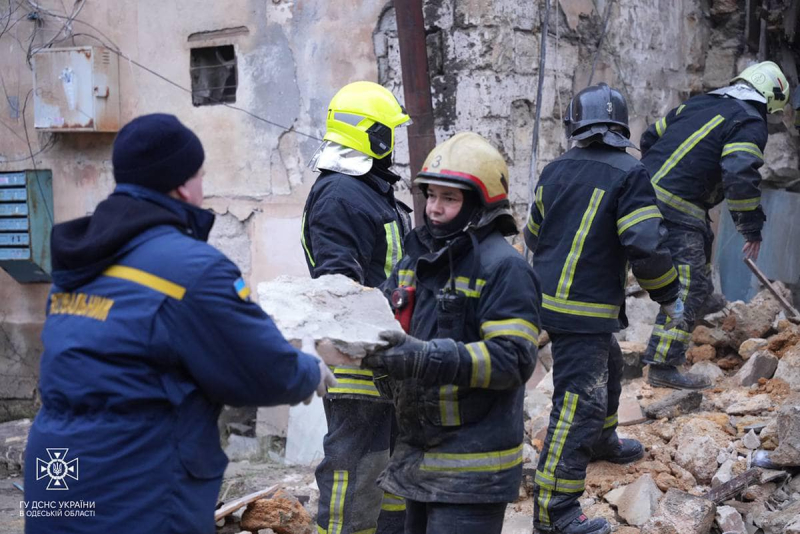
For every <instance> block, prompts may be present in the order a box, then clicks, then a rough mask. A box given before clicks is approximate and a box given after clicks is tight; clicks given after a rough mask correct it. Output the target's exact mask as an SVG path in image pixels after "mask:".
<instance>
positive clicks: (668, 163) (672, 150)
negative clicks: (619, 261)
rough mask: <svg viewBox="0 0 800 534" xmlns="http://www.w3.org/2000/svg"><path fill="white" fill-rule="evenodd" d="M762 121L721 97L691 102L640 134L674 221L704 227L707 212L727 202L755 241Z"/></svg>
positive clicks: (746, 105) (749, 108) (750, 109)
mask: <svg viewBox="0 0 800 534" xmlns="http://www.w3.org/2000/svg"><path fill="white" fill-rule="evenodd" d="M767 135H768V134H767V123H766V120H765V119H764V115H763V114H762V112H761V111H759V110H758V109H757V108H756V105H754V104H752V103H750V102H746V101H743V100H737V99H735V98H730V97H725V96H720V95H710V94H707V95H699V96H696V97H694V98H690V99H689V100H687V101H686V102H684V103H683V104H681V105H680V106H678V107H677V108H675V109H673V110H671V111H670V112H669V113H667V115H666V116H665V117H663V118H661V119H659V120H658V121H656V122H655V123H654V124H652V125H651V126H650V127H649V128H648V129H647V130H646V131H645V132H644V134H642V139H641V147H642V163H643V164H644V165H645V167H647V170H648V171H649V172H650V174H651V176H652V183H653V187H654V188H655V191H656V196H657V197H658V202H659V207H660V208H661V210H662V212H663V213H664V216H665V217H667V218H668V219H670V220H671V221H673V222H677V223H680V224H684V225H688V226H692V227H695V228H699V229H704V228H705V225H706V219H707V214H706V212H707V210H708V209H710V208H712V207H713V206H715V205H717V204H719V203H720V202H722V200H723V198H724V199H727V201H728V209H729V211H730V213H731V217H732V218H733V221H734V223H735V224H736V227H737V229H738V230H739V232H741V233H742V234H743V235H744V236H745V237H746V238H748V239H756V240H760V238H761V237H760V235H761V228H762V227H763V225H764V220H765V217H764V213H763V211H762V209H761V190H760V189H759V185H760V183H761V174H760V173H759V172H758V169H759V168H760V167H761V166H762V165H763V164H764V147H765V146H766V144H767Z"/></svg>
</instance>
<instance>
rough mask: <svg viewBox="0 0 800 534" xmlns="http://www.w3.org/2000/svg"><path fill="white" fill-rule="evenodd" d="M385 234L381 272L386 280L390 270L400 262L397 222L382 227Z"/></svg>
mask: <svg viewBox="0 0 800 534" xmlns="http://www.w3.org/2000/svg"><path fill="white" fill-rule="evenodd" d="M383 229H384V231H385V232H386V262H385V263H384V264H383V272H384V273H385V274H386V278H389V276H390V275H391V274H392V269H394V266H395V265H397V262H398V261H400V255H401V253H402V251H401V249H400V247H401V245H400V237H399V236H400V232H399V231H398V229H397V222H395V221H392V222H390V223H386V224H384V225H383Z"/></svg>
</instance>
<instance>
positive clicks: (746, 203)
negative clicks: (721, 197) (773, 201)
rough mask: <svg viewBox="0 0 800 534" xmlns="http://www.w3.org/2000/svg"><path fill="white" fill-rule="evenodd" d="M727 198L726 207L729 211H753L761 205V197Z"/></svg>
mask: <svg viewBox="0 0 800 534" xmlns="http://www.w3.org/2000/svg"><path fill="white" fill-rule="evenodd" d="M727 200H728V209H729V210H731V211H754V210H757V209H758V207H759V206H760V205H761V197H753V198H743V199H740V200H731V199H730V198H729V199H727Z"/></svg>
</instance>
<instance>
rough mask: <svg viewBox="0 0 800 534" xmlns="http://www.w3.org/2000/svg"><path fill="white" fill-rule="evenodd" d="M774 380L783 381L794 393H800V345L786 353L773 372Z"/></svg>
mask: <svg viewBox="0 0 800 534" xmlns="http://www.w3.org/2000/svg"><path fill="white" fill-rule="evenodd" d="M775 378H780V379H781V380H783V381H785V382H786V383H787V384H789V387H790V388H792V389H793V390H794V391H800V345H795V346H794V347H792V348H791V349H789V350H788V351H786V353H785V354H784V355H783V357H782V358H781V361H780V362H779V363H778V368H777V369H776V370H775Z"/></svg>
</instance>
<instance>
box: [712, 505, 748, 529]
mask: <svg viewBox="0 0 800 534" xmlns="http://www.w3.org/2000/svg"><path fill="white" fill-rule="evenodd" d="M716 521H717V526H719V529H720V531H721V532H724V533H725V534H734V533H735V534H747V528H746V527H745V525H744V519H742V515H741V514H740V513H739V512H738V511H737V510H736V508H734V507H732V506H719V507H717V517H716Z"/></svg>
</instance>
